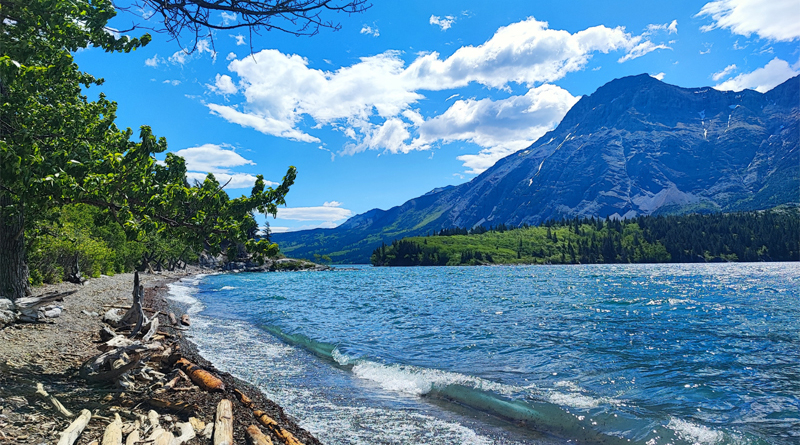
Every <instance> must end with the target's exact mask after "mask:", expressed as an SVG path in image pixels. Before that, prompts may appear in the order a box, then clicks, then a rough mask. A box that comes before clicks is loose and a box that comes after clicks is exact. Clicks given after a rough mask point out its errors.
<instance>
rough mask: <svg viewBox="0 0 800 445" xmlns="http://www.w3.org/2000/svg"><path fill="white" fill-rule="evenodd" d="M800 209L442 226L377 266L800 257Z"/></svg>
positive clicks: (387, 252) (383, 251)
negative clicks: (509, 225)
mask: <svg viewBox="0 0 800 445" xmlns="http://www.w3.org/2000/svg"><path fill="white" fill-rule="evenodd" d="M799 244H800V209H798V208H796V207H794V208H789V207H782V208H776V209H772V210H767V211H758V212H742V213H727V214H722V213H718V214H691V215H681V216H664V215H660V216H641V217H637V218H632V219H625V220H620V219H609V218H607V219H602V218H594V217H592V218H585V217H579V218H574V219H569V220H567V219H562V220H557V221H548V222H546V223H544V224H542V225H540V226H528V225H523V226H521V227H508V226H506V225H505V224H499V225H497V226H492V227H488V228H487V227H484V226H477V227H474V228H472V229H465V228H451V229H442V230H440V231H439V232H437V233H431V234H429V235H428V236H419V237H411V238H403V239H401V240H395V241H393V242H392V243H391V244H390V245H387V244H382V245H381V246H380V247H378V248H377V249H375V250H374V251H373V253H372V257H371V262H372V264H373V265H375V266H458V265H484V264H601V263H695V262H735V261H745V262H752V261H798V260H800V246H799Z"/></svg>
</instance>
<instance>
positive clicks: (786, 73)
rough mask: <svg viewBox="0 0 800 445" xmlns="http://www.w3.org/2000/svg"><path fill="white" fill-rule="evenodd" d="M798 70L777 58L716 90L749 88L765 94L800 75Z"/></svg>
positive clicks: (723, 83)
mask: <svg viewBox="0 0 800 445" xmlns="http://www.w3.org/2000/svg"><path fill="white" fill-rule="evenodd" d="M798 68H800V67H798V66H794V67H791V66H789V63H788V62H786V61H785V60H781V59H779V58H777V57H776V58H774V59H772V60H771V61H770V62H769V63H767V64H766V65H765V66H763V67H762V68H758V69H756V70H754V71H753V72H750V73H742V74H739V75H738V76H736V77H734V78H733V79H730V80H726V81H725V82H722V83H721V84H719V85H717V86H715V87H714V88H716V89H718V90H722V91H726V90H732V91H742V90H744V89H745V88H747V89H751V90H756V91H759V92H761V93H765V92H767V91H769V90H771V89H772V88H774V87H776V86H778V85H780V84H781V83H783V82H785V81H786V80H788V79H790V78H792V77H794V76H796V75H798V74H800V69H798ZM726 69H727V68H726Z"/></svg>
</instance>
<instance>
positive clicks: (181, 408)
mask: <svg viewBox="0 0 800 445" xmlns="http://www.w3.org/2000/svg"><path fill="white" fill-rule="evenodd" d="M147 404H148V405H150V406H154V407H156V408H161V409H166V410H169V411H172V412H176V413H180V412H190V413H196V412H198V411H200V407H199V406H197V405H196V404H194V403H187V402H172V401H170V400H162V399H156V398H152V399H148V400H147Z"/></svg>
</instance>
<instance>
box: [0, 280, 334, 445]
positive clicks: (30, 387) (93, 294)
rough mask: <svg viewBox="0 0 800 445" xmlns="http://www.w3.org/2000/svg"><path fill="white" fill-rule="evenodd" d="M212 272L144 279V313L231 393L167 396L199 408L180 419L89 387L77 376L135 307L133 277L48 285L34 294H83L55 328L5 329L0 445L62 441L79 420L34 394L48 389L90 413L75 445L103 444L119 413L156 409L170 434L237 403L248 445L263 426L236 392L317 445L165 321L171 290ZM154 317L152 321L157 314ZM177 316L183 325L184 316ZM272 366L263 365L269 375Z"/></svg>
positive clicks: (129, 396)
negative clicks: (103, 337) (106, 317)
mask: <svg viewBox="0 0 800 445" xmlns="http://www.w3.org/2000/svg"><path fill="white" fill-rule="evenodd" d="M206 271H207V269H200V268H197V267H189V268H187V269H186V270H185V271H176V272H162V273H159V274H140V280H141V282H142V284H143V286H144V288H145V294H144V305H143V306H144V307H145V308H150V309H154V310H156V311H159V322H160V323H159V326H160V327H159V331H160V332H163V333H165V334H167V336H169V337H172V338H173V340H175V341H176V343H177V345H178V346H177V347H178V350H179V352H180V354H181V355H182V356H183V357H185V358H187V359H189V360H190V361H192V362H194V363H195V364H197V365H199V366H200V367H201V368H204V369H206V370H208V371H211V372H212V373H214V374H216V375H217V376H218V377H219V378H220V379H222V381H223V382H224V383H225V386H226V389H225V391H224V392H206V391H203V390H201V389H198V388H196V387H195V389H194V390H188V391H180V392H174V393H169V394H162V396H168V397H167V398H169V400H170V401H174V402H183V403H186V404H187V405H189V406H191V407H192V408H196V409H192V410H191V411H189V410H186V409H184V410H183V411H181V410H175V409H166V408H164V409H162V408H154V407H152V406H149V405H148V403H147V401H148V394H146V392H145V391H136V390H129V391H127V392H126V391H124V390H123V389H120V388H114V387H113V386H110V385H98V384H89V383H88V382H86V381H85V380H83V379H82V378H81V377H79V375H78V370H79V368H80V366H81V365H82V364H83V363H84V362H85V361H87V360H88V359H90V358H91V357H93V356H95V355H97V354H99V353H100V351H99V350H98V349H97V346H98V345H99V344H100V342H99V334H98V333H99V331H100V330H101V329H102V327H103V326H105V323H104V322H103V321H102V316H103V314H104V313H105V312H106V311H107V310H108V309H109V308H111V307H117V306H126V307H129V306H130V304H131V300H132V298H131V287H132V283H133V273H123V274H117V275H114V276H101V277H100V278H94V279H91V280H89V281H87V282H86V283H85V284H84V285H76V284H72V283H66V282H64V283H58V284H55V285H44V286H41V287H38V288H36V289H35V290H34V292H35V293H36V294H41V293H45V292H49V291H66V290H77V291H78V292H76V293H75V294H73V295H70V296H67V297H65V298H64V300H63V302H62V303H59V304H60V305H61V306H63V309H64V310H63V313H62V315H61V317H58V318H56V319H54V320H53V323H46V324H44V323H38V324H19V323H18V324H12V325H9V326H7V327H5V328H3V329H0V442H9V443H19V444H36V445H38V444H41V443H55V442H56V441H57V440H58V439H59V434H58V433H59V432H61V431H64V430H65V429H66V428H67V427H68V426H69V425H70V423H71V421H72V420H74V417H73V418H66V417H64V416H60V415H59V414H58V412H56V410H55V409H54V408H53V406H51V405H50V404H49V403H48V402H47V400H46V399H44V398H42V397H41V396H39V395H37V394H36V384H37V383H42V384H43V386H44V389H45V390H46V391H47V392H48V393H49V394H50V395H52V396H55V397H56V398H57V399H58V400H59V401H61V402H62V403H63V405H64V406H65V407H66V408H67V409H68V410H70V411H72V412H73V413H78V412H80V411H81V409H84V408H85V409H89V410H90V411H91V412H92V414H93V416H92V418H91V420H90V421H89V424H88V425H87V427H86V429H85V430H84V431H83V433H82V434H81V435H80V437H79V438H78V440H77V441H76V442H75V444H76V445H88V444H90V443H92V441H93V440H101V439H102V437H103V432H104V430H105V428H106V426H107V425H108V424H109V423H110V422H111V421H112V420H113V419H114V417H115V414H117V413H121V414H122V415H123V417H124V416H127V417H128V418H127V419H124V420H126V421H129V420H132V419H134V418H135V417H136V416H139V415H141V416H145V417H146V416H147V414H148V411H149V410H150V409H155V410H156V411H157V412H158V413H159V414H160V415H161V422H162V424H163V425H164V426H165V427H168V426H170V425H172V426H175V425H174V423H177V422H185V421H187V420H188V418H189V417H190V416H191V417H195V418H197V419H199V420H201V421H202V422H204V423H206V424H208V423H209V422H210V423H212V424H213V423H214V418H215V413H216V409H217V404H218V403H219V401H220V400H222V399H223V398H227V399H229V400H231V402H233V417H234V419H233V420H234V422H233V430H234V432H233V434H234V439H235V442H236V443H245V438H246V437H247V435H246V432H245V430H246V428H247V426H249V425H252V424H256V425H258V424H259V422H258V421H257V420H256V418H255V416H254V415H253V411H252V410H251V409H247V408H246V407H245V406H244V405H242V403H240V401H239V397H238V395H237V394H236V393H235V392H234V389H236V390H239V391H241V392H242V393H244V394H246V395H247V396H248V397H249V398H250V399H252V401H253V402H254V405H253V406H254V407H257V409H259V410H262V411H264V412H265V413H266V414H267V415H269V416H270V417H271V418H272V419H275V420H276V421H277V423H278V425H279V426H280V427H282V428H283V429H285V430H288V431H289V432H291V433H292V434H293V435H294V436H295V437H296V438H297V439H298V440H299V441H300V442H301V443H303V444H305V445H316V444H319V443H320V442H319V441H318V440H317V439H316V438H315V437H314V436H312V435H311V434H310V433H308V432H307V431H305V430H303V429H302V428H300V427H299V426H298V425H297V423H296V422H295V421H294V420H293V419H292V418H290V417H289V416H288V415H286V414H285V412H284V410H283V408H282V407H281V406H279V405H278V404H276V403H274V402H273V401H271V400H269V399H268V398H267V397H266V396H265V395H264V394H263V393H261V391H260V390H258V389H257V388H256V387H255V386H253V385H251V384H249V383H247V382H245V381H242V380H240V379H237V378H235V377H233V376H231V375H230V374H228V373H224V372H221V371H219V370H217V369H216V367H214V365H213V363H211V362H209V361H208V360H206V359H205V358H204V357H202V356H201V355H200V354H199V353H198V351H197V347H196V346H195V345H194V343H192V342H191V341H190V340H189V339H187V338H186V336H185V335H184V332H182V331H180V330H178V329H174V328H172V327H171V325H170V322H169V318H168V317H167V314H169V313H170V312H174V310H175V307H176V306H175V305H174V304H173V303H172V302H170V301H169V299H168V292H169V284H170V283H173V282H176V281H179V280H181V279H183V278H189V277H192V276H196V275H198V274H202V273H204V272H206ZM148 315H149V316H152V313H150V314H148ZM176 315H177V316H178V317H180V315H181V314H179V313H176ZM189 329H191V327H190V328H189ZM268 366H269V364H265V369H266V368H268ZM162 398H164V397H162ZM259 426H261V425H259ZM261 428H262V430H263V431H264V433H265V434H267V436H270V437H271V438H272V440H273V442H274V443H276V444H281V443H284V441H282V440H280V439H279V438H278V437H277V436H276V435H274V434H271V432H270V431H268V430H266V429H264V428H263V426H261ZM177 434H178V433H176V436H177ZM185 443H187V444H208V443H211V440H210V439H208V438H205V437H202V436H201V435H200V434H198V435H197V437H196V438H194V439H191V440H189V441H187V442H185Z"/></svg>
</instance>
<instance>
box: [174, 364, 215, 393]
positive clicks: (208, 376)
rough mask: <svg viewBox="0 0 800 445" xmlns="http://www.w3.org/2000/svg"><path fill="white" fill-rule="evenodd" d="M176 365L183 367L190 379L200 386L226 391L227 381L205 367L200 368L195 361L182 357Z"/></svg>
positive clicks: (211, 389)
mask: <svg viewBox="0 0 800 445" xmlns="http://www.w3.org/2000/svg"><path fill="white" fill-rule="evenodd" d="M175 364H176V365H178V366H180V367H181V369H183V372H185V373H186V375H188V376H189V378H190V379H192V381H193V382H194V383H195V384H196V385H197V386H199V387H201V388H203V389H204V390H206V391H224V390H225V383H223V382H222V380H220V379H219V377H217V376H215V375H214V374H212V373H210V372H208V371H206V370H205V369H202V368H200V367H199V366H197V365H195V364H194V363H192V362H190V361H189V360H186V359H185V358H181V359H180V360H178V361H177V362H175Z"/></svg>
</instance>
